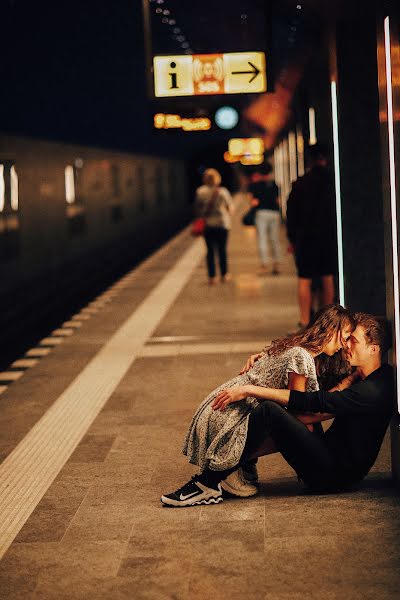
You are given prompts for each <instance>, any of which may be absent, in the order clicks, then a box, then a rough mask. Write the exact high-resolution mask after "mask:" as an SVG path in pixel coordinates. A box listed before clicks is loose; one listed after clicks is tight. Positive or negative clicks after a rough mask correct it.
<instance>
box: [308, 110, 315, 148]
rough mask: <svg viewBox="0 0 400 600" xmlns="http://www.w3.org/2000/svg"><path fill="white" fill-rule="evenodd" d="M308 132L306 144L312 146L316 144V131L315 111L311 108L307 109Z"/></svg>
mask: <svg viewBox="0 0 400 600" xmlns="http://www.w3.org/2000/svg"><path fill="white" fill-rule="evenodd" d="M308 130H309V132H310V139H309V140H308V143H309V144H310V146H313V145H314V144H316V143H317V131H316V128H315V110H314V109H313V107H312V106H310V108H309V109H308Z"/></svg>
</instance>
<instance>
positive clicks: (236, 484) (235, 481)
mask: <svg viewBox="0 0 400 600" xmlns="http://www.w3.org/2000/svg"><path fill="white" fill-rule="evenodd" d="M221 487H222V489H223V490H225V492H229V493H230V494H232V495H233V496H240V497H242V498H247V497H248V496H254V495H255V494H257V492H258V489H257V488H256V486H255V485H251V483H249V482H248V481H246V479H245V478H244V475H243V471H242V469H241V468H240V467H239V469H237V470H236V471H234V472H233V473H231V474H230V475H228V477H227V478H226V479H225V480H224V481H221Z"/></svg>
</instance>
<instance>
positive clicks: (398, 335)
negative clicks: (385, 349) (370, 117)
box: [384, 17, 400, 411]
mask: <svg viewBox="0 0 400 600" xmlns="http://www.w3.org/2000/svg"><path fill="white" fill-rule="evenodd" d="M384 27H385V60H386V95H387V114H388V119H387V124H388V138H389V180H390V209H391V223H392V257H393V294H394V331H395V343H396V345H395V352H396V370H397V402H398V408H399V411H400V361H399V354H398V353H399V351H400V314H399V311H400V308H399V257H398V253H397V248H398V234H397V206H396V168H395V147H394V123H393V90H392V61H391V55H390V49H391V45H390V21H389V17H386V19H385V20H384Z"/></svg>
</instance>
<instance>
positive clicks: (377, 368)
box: [161, 304, 395, 507]
mask: <svg viewBox="0 0 400 600" xmlns="http://www.w3.org/2000/svg"><path fill="white" fill-rule="evenodd" d="M389 339H390V335H389V329H388V324H387V322H386V320H385V319H384V318H382V317H374V316H372V315H368V314H366V313H355V314H351V313H350V312H349V311H347V310H346V309H344V308H343V307H341V306H340V305H335V304H333V305H328V306H326V307H324V308H323V309H321V310H320V311H319V312H318V313H317V315H316V316H315V319H314V321H313V322H312V324H310V326H309V327H308V328H307V329H306V330H304V331H302V332H300V333H295V334H293V335H290V336H287V337H284V338H281V339H279V340H275V341H274V342H272V344H271V345H270V346H268V347H266V348H265V349H264V350H263V352H262V353H261V354H256V355H253V356H251V357H250V358H249V360H248V361H247V364H246V366H245V367H244V369H243V370H242V372H241V373H240V374H239V375H238V376H237V377H234V378H233V379H231V380H230V381H228V382H226V383H224V384H223V385H221V386H219V387H218V388H217V389H215V390H214V391H213V392H211V394H210V395H209V396H207V398H206V399H205V400H204V401H203V403H202V404H201V405H200V406H199V408H198V409H197V411H196V413H195V415H194V417H193V419H192V422H191V424H190V427H189V430H188V432H187V435H186V439H185V443H184V448H183V453H184V454H185V455H186V456H187V457H188V459H189V461H190V462H191V463H192V464H195V465H197V466H198V467H200V469H201V473H200V474H199V475H196V476H194V477H193V478H192V479H191V480H190V481H189V482H188V483H186V484H185V485H183V486H182V487H181V488H179V489H178V490H176V492H173V493H170V494H165V495H163V496H162V497H161V502H162V503H163V504H164V505H167V506H175V507H176V506H192V505H196V504H217V503H219V502H221V501H222V499H223V497H222V489H225V490H226V491H229V492H230V493H231V494H234V495H237V496H251V495H253V494H254V493H256V492H257V488H256V487H255V486H254V485H252V483H251V482H249V481H247V480H246V478H245V476H247V478H248V479H250V475H252V478H253V482H254V481H255V480H256V478H257V477H256V469H255V466H254V465H255V462H256V460H255V459H256V457H258V456H261V455H263V454H269V453H272V452H280V453H281V454H282V456H283V457H284V458H285V460H286V461H287V462H288V463H289V465H290V466H291V467H292V468H293V469H294V471H295V472H296V473H297V475H298V477H299V479H300V480H301V481H302V482H303V483H304V484H305V485H306V486H307V487H308V488H309V489H311V490H314V491H319V492H329V491H338V490H342V489H346V488H348V487H350V486H351V485H352V484H354V483H356V482H358V481H360V480H361V479H362V478H363V477H364V476H365V475H366V474H367V473H368V471H369V470H370V468H371V467H372V465H373V463H374V462H375V459H376V457H377V455H378V452H379V449H380V446H381V443H382V440H383V437H384V435H385V431H386V428H387V426H388V423H389V421H390V418H391V416H392V414H393V412H394V406H395V398H394V385H393V370H392V367H390V366H389V365H387V364H382V356H383V355H384V354H385V353H386V351H387V350H388V348H389V347H390V341H389ZM354 367H355V370H354ZM352 368H353V370H352ZM340 375H341V377H342V379H341V381H340V382H339V383H338V384H337V385H336V386H335V387H333V388H331V389H330V390H329V391H323V390H320V389H319V382H323V381H325V382H326V381H328V379H329V377H331V376H340ZM344 375H345V377H344V378H343V376H344ZM337 380H338V377H336V381H337ZM324 387H326V386H324ZM332 418H334V421H333V423H332V425H331V426H330V428H329V429H328V430H327V431H326V432H325V433H324V432H323V429H322V426H321V421H323V420H325V419H332ZM251 471H253V472H251Z"/></svg>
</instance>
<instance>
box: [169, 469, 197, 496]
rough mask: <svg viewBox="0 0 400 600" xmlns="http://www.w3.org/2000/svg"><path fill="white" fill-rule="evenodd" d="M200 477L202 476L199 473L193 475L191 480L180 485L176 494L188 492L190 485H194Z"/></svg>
mask: <svg viewBox="0 0 400 600" xmlns="http://www.w3.org/2000/svg"><path fill="white" fill-rule="evenodd" d="M199 477H200V475H199V474H197V475H193V476H192V477H191V478H190V480H189V481H187V482H186V483H185V484H184V485H183V486H182V487H180V488H179V489H178V490H176V492H175V494H177V495H178V496H179V494H182V493H184V492H186V491H187V489H188V487H189V486H190V487H192V486H193V484H196V483H197V481H198V479H199Z"/></svg>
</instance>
